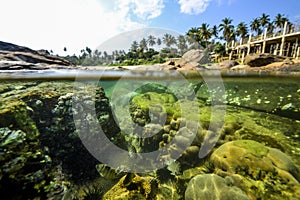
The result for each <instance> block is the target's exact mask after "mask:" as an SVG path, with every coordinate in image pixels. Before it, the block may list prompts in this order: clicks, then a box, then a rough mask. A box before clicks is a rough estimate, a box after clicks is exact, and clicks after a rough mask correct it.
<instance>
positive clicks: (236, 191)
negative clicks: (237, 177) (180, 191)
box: [185, 174, 250, 200]
mask: <svg viewBox="0 0 300 200" xmlns="http://www.w3.org/2000/svg"><path fill="white" fill-rule="evenodd" d="M185 199H186V200H194V199H210V200H250V198H248V197H247V195H246V194H245V193H244V192H243V191H242V190H241V189H240V188H238V187H236V186H233V185H232V180H230V178H222V177H220V176H218V175H215V174H202V175H197V176H195V177H194V178H193V179H191V180H190V182H189V184H188V187H187V189H186V191H185Z"/></svg>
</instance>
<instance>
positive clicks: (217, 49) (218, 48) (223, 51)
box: [213, 43, 226, 56]
mask: <svg viewBox="0 0 300 200" xmlns="http://www.w3.org/2000/svg"><path fill="white" fill-rule="evenodd" d="M213 51H214V52H215V53H217V54H219V55H220V56H225V54H226V48H225V45H223V44H220V43H218V44H217V45H216V46H215V47H214V49H213Z"/></svg>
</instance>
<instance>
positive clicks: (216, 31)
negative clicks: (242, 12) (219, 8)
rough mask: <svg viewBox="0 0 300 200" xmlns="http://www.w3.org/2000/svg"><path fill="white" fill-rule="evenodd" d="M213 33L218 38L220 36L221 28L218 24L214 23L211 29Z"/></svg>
mask: <svg viewBox="0 0 300 200" xmlns="http://www.w3.org/2000/svg"><path fill="white" fill-rule="evenodd" d="M210 32H211V35H212V36H214V37H215V38H216V39H217V38H218V35H219V29H218V26H217V25H214V26H213V27H212V28H211V30H210Z"/></svg>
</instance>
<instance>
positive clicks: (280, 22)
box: [273, 13, 287, 28]
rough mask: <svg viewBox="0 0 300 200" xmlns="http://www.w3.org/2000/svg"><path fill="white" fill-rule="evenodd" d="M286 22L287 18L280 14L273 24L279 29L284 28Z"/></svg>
mask: <svg viewBox="0 0 300 200" xmlns="http://www.w3.org/2000/svg"><path fill="white" fill-rule="evenodd" d="M285 21H287V18H285V17H284V15H282V14H280V13H278V14H277V15H276V16H275V19H274V21H273V23H274V25H275V26H276V27H277V28H283V26H284V23H285Z"/></svg>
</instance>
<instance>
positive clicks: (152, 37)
mask: <svg viewBox="0 0 300 200" xmlns="http://www.w3.org/2000/svg"><path fill="white" fill-rule="evenodd" d="M155 40H156V38H155V37H154V36H153V35H149V36H148V40H147V42H148V44H149V46H151V47H152V46H154V45H155V44H156V42H155Z"/></svg>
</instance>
